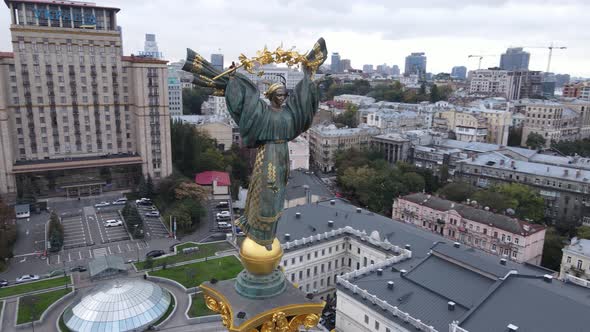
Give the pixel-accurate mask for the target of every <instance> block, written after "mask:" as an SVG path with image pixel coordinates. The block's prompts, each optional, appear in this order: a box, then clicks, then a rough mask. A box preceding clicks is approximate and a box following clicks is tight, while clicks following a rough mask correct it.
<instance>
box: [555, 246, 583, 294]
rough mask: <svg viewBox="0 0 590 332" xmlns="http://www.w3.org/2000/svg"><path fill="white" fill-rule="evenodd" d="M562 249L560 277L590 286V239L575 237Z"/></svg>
mask: <svg viewBox="0 0 590 332" xmlns="http://www.w3.org/2000/svg"><path fill="white" fill-rule="evenodd" d="M561 251H562V252H563V255H562V256H561V265H560V267H559V279H562V280H568V281H572V282H574V283H577V284H582V285H583V286H586V287H590V282H589V281H590V240H586V239H578V238H576V237H574V238H572V240H571V241H570V244H569V245H567V246H565V247H564V248H563V249H561Z"/></svg>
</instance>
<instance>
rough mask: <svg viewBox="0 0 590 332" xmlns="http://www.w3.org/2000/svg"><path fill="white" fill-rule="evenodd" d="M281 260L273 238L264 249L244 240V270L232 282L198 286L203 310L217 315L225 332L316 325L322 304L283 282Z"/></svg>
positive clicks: (287, 331) (280, 331) (288, 331)
mask: <svg viewBox="0 0 590 332" xmlns="http://www.w3.org/2000/svg"><path fill="white" fill-rule="evenodd" d="M269 249H270V250H269ZM282 256H283V250H282V249H281V244H280V243H279V241H278V240H277V239H276V238H275V240H274V241H273V243H272V246H270V247H269V248H268V249H267V248H266V247H263V246H260V245H258V244H257V243H255V242H254V241H252V240H251V239H249V238H246V239H245V240H244V242H243V243H242V246H241V248H240V258H241V260H242V264H243V265H244V267H245V268H246V269H245V270H243V271H242V272H240V274H239V275H238V277H237V278H236V279H234V280H223V281H215V280H211V281H208V282H204V283H202V284H201V286H200V288H201V290H202V291H203V295H204V296H205V304H206V305H207V308H209V309H211V310H212V311H214V312H217V313H219V314H220V315H221V320H222V323H223V326H225V327H226V328H227V329H228V331H230V332H295V331H299V328H300V327H301V326H303V327H304V328H306V329H309V328H312V327H314V326H316V325H317V324H318V322H319V320H320V316H321V314H322V310H323V309H324V305H325V302H324V301H322V300H319V299H314V298H313V297H311V298H308V297H307V296H306V294H305V293H304V292H302V291H300V290H299V289H298V288H296V287H294V286H293V285H292V284H291V283H289V282H288V281H287V280H286V279H285V275H284V273H283V271H282V270H281V269H280V268H277V266H278V265H279V262H280V261H281V258H282Z"/></svg>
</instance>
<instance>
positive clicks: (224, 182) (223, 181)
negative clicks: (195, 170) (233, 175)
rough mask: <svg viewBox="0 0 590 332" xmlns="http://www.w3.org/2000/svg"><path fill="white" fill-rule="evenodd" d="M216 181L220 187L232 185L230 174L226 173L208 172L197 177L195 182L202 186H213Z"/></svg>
mask: <svg viewBox="0 0 590 332" xmlns="http://www.w3.org/2000/svg"><path fill="white" fill-rule="evenodd" d="M215 180H217V185H218V186H229V185H230V183H231V182H230V180H229V173H226V172H217V171H207V172H202V173H199V174H197V175H196V176H195V182H196V183H197V184H198V185H201V186H211V185H213V181H215Z"/></svg>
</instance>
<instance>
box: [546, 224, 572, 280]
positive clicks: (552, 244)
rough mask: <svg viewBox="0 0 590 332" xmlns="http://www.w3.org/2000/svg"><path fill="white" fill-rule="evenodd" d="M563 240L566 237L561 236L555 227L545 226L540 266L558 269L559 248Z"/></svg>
mask: <svg viewBox="0 0 590 332" xmlns="http://www.w3.org/2000/svg"><path fill="white" fill-rule="evenodd" d="M565 240H566V238H565V237H564V236H561V235H560V234H559V233H558V232H557V231H556V230H555V228H553V227H549V228H547V231H546V232H545V243H544V244H543V258H542V259H541V265H542V266H544V267H546V268H548V269H551V270H554V271H559V266H560V265H561V255H562V251H561V249H562V248H563V243H564V241H565Z"/></svg>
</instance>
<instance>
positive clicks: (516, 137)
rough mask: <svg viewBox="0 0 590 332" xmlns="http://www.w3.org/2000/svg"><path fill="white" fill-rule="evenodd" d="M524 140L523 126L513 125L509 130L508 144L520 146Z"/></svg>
mask: <svg viewBox="0 0 590 332" xmlns="http://www.w3.org/2000/svg"><path fill="white" fill-rule="evenodd" d="M520 142H522V127H511V128H510V130H509V131H508V146H520Z"/></svg>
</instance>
